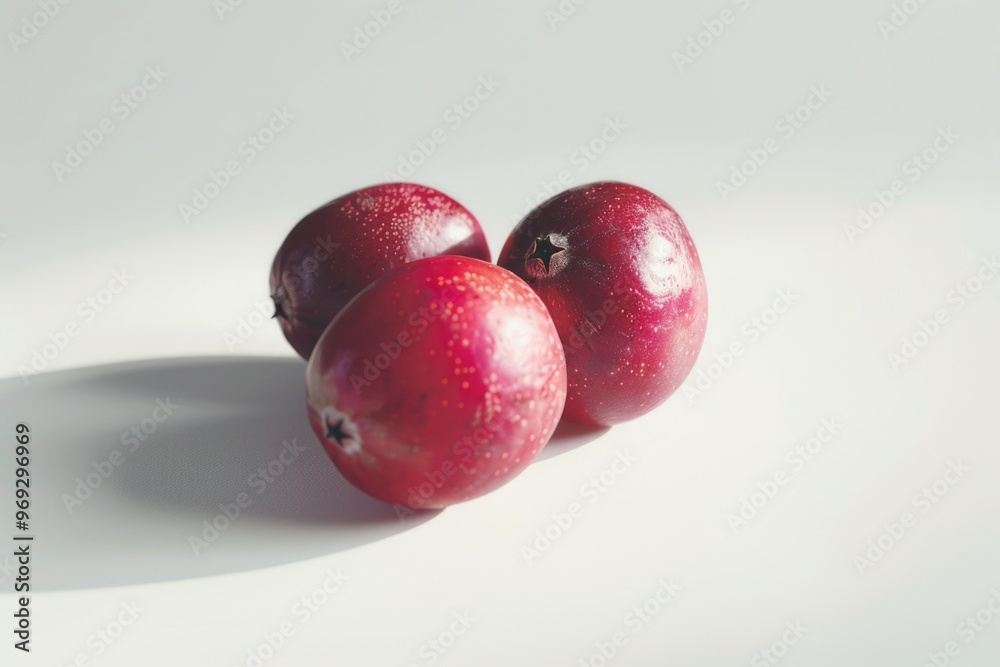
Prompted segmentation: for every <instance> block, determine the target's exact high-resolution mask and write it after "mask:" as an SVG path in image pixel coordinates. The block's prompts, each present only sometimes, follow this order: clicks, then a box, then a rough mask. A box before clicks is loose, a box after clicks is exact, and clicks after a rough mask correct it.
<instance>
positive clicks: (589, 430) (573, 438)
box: [535, 420, 611, 463]
mask: <svg viewBox="0 0 1000 667" xmlns="http://www.w3.org/2000/svg"><path fill="white" fill-rule="evenodd" d="M610 430H611V429H610V428H609V427H607V426H584V425H583V424H577V423H575V422H571V421H566V420H563V421H561V422H559V424H558V425H557V426H556V432H555V433H553V434H552V439H550V440H549V442H548V444H547V445H545V446H544V447H542V451H540V452H538V457H537V458H536V459H535V463H538V462H539V461H544V460H546V459H551V458H554V457H556V456H559V455H560V454H565V453H566V452H570V451H573V450H574V449H576V448H577V447H581V446H583V445H585V444H587V443H588V442H593V441H594V440H597V439H598V438H600V437H601V436H602V435H604V434H605V433H607V432H608V431H610Z"/></svg>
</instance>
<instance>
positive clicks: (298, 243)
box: [271, 183, 490, 359]
mask: <svg viewBox="0 0 1000 667" xmlns="http://www.w3.org/2000/svg"><path fill="white" fill-rule="evenodd" d="M436 255H465V256H467V257H475V258H477V259H484V260H487V261H489V259H490V250H489V248H488V247H487V245H486V236H485V235H484V234H483V230H482V229H481V228H480V226H479V223H478V222H477V221H476V219H475V218H474V217H473V216H472V214H471V213H469V211H467V210H466V209H465V208H464V207H463V206H462V205H461V204H459V203H458V202H457V201H455V200H454V199H452V198H451V197H449V196H448V195H446V194H444V193H442V192H439V191H437V190H435V189H434V188H428V187H425V186H423V185H414V184H412V183H386V184H384V185H375V186H372V187H370V188H364V189H362V190H357V191H355V192H351V193H349V194H346V195H344V196H343V197H340V198H339V199H334V200H333V201H332V202H330V203H329V204H326V205H325V206H322V207H320V208H318V209H316V210H315V211H313V212H312V213H310V214H309V215H307V216H306V217H304V218H303V219H302V220H301V222H299V224H297V225H296V226H295V228H294V229H292V231H291V233H289V235H288V238H286V239H285V242H284V243H282V244H281V248H280V249H279V250H278V255H277V256H276V257H275V258H274V264H273V265H272V266H271V298H272V299H274V305H275V313H274V316H275V317H276V318H277V319H278V322H279V324H280V325H281V331H282V333H284V334H285V338H287V339H288V342H289V343H291V344H292V347H294V348H295V351H296V352H298V353H299V354H300V355H301V356H302V358H304V359H308V358H309V354H310V353H311V352H312V350H313V347H315V346H316V341H317V340H319V337H320V336H321V335H322V334H323V330H324V329H326V326H327V325H328V324H329V323H330V321H331V320H332V319H333V317H334V316H335V315H336V314H337V313H339V312H340V310H341V309H342V308H343V307H344V306H346V305H347V302H348V301H350V300H351V299H353V298H354V295H356V294H357V293H358V292H360V291H361V290H362V289H364V288H365V287H367V286H368V285H369V284H370V283H371V282H372V281H373V280H375V279H376V278H378V277H379V276H381V275H383V274H384V273H386V272H387V271H390V270H391V269H394V268H396V267H398V266H402V265H403V264H406V263H407V262H412V261H413V260H416V259H423V258H425V257H433V256H436Z"/></svg>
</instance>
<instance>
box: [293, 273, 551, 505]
mask: <svg viewBox="0 0 1000 667" xmlns="http://www.w3.org/2000/svg"><path fill="white" fill-rule="evenodd" d="M306 388H307V396H308V412H309V420H310V423H311V424H312V427H313V430H314V431H315V432H316V435H317V436H318V437H319V439H320V442H322V443H323V447H324V448H325V449H326V452H327V454H329V455H330V458H331V459H333V462H334V463H335V464H336V466H337V468H339V469H340V471H341V473H343V475H344V476H345V477H346V478H347V479H348V480H349V481H350V482H351V483H353V484H354V485H355V486H357V487H358V488H359V489H361V490H362V491H364V492H366V493H368V494H369V495H372V496H374V497H376V498H379V499H381V500H384V501H386V502H390V503H396V504H397V505H402V506H406V507H409V508H413V509H419V508H440V507H445V506H448V505H451V504H454V503H457V502H461V501H464V500H468V499H470V498H475V497H477V496H480V495H482V494H484V493H488V492H490V491H492V490H494V489H496V488H497V487H499V486H501V485H502V484H504V483H506V482H508V481H510V480H511V479H512V478H513V477H515V476H516V475H517V474H518V473H520V472H521V471H522V470H524V468H525V467H526V466H527V465H528V464H529V463H530V462H531V460H532V459H534V458H535V456H536V455H537V454H538V452H539V451H540V450H541V448H542V447H543V446H544V445H545V443H546V442H547V441H548V439H549V437H550V436H551V435H552V432H553V431H554V430H555V427H556V424H557V423H558V421H559V417H560V415H561V414H562V409H563V405H564V403H565V401H566V358H565V355H564V353H563V349H562V345H561V344H560V342H559V335H558V333H557V332H556V328H555V325H554V324H553V323H552V318H551V317H550V316H549V314H548V312H547V311H546V310H545V306H544V305H543V304H542V302H541V300H540V299H539V298H538V296H537V295H536V294H535V293H534V292H533V291H532V290H531V289H530V288H529V287H528V286H527V285H526V284H525V283H524V281H522V280H521V279H519V278H518V277H517V276H515V275H514V274H512V273H510V272H509V271H505V270H504V269H501V268H500V267H498V266H495V265H493V264H489V263H487V262H483V261H480V260H476V259H469V258H464V257H456V256H444V257H433V258H430V259H423V260H419V261H416V262H413V263H411V264H407V265H406V266H404V267H402V268H400V269H397V270H396V271H393V272H392V273H389V274H387V275H386V276H384V277H382V278H380V279H379V280H377V281H376V282H374V283H373V284H372V285H370V286H369V287H367V288H366V289H364V290H363V291H362V292H361V293H360V294H359V295H358V296H357V298H355V299H354V300H353V301H351V303H350V304H348V305H347V307H346V308H344V309H343V310H342V311H341V312H340V314H339V315H337V317H336V318H334V320H333V322H332V323H331V324H330V327H329V328H328V329H327V330H326V332H325V333H324V334H323V336H322V338H320V341H319V343H318V344H317V346H316V350H315V352H314V353H313V355H312V358H311V359H310V360H309V365H308V367H307V369H306Z"/></svg>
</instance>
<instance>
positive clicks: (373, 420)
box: [271, 182, 708, 509]
mask: <svg viewBox="0 0 1000 667" xmlns="http://www.w3.org/2000/svg"><path fill="white" fill-rule="evenodd" d="M489 260H490V252H489V248H488V247H487V244H486V237H485V235H484V234H483V230H482V229H481V228H480V226H479V223H478V222H477V221H476V218H475V217H474V216H473V215H472V214H471V213H470V212H469V211H468V210H467V209H466V208H465V207H463V206H462V205H461V204H459V203H458V202H456V201H455V200H454V199H452V198H451V197H448V196H447V195H445V194H443V193H441V192H439V191H437V190H434V189H433V188H429V187H424V186H421V185H415V184H410V183H388V184H384V185H377V186H373V187H370V188H365V189H362V190H358V191H356V192H352V193H349V194H347V195H344V196H343V197H340V198H339V199H336V200H334V201H332V202H330V203H329V204H326V205H325V206H323V207H321V208H319V209H317V210H315V211H313V212H312V213H310V214H309V215H307V216H306V217H305V218H303V219H302V221H301V222H299V223H298V224H297V225H296V226H295V228H294V229H292V231H291V233H290V234H289V235H288V238H287V239H286V240H285V242H284V243H283V244H282V246H281V248H280V249H279V251H278V254H277V257H276V258H275V260H274V264H273V266H272V267H271V296H272V298H273V300H274V303H275V317H276V318H277V320H278V322H279V324H280V325H281V329H282V332H283V333H284V334H285V337H286V338H287V339H288V341H289V343H291V345H292V347H294V348H295V350H296V351H297V352H298V353H299V354H300V355H301V356H302V357H303V358H305V359H307V360H308V362H309V363H308V366H307V369H306V393H307V406H308V413H309V420H310V423H311V424H312V427H313V430H314V431H315V432H316V435H317V436H318V437H319V440H320V442H321V443H322V444H323V447H324V449H325V450H326V452H327V453H328V454H329V456H330V458H331V459H332V460H333V462H334V464H335V465H336V466H337V468H338V469H339V470H340V471H341V473H342V474H343V475H344V476H345V477H346V478H347V479H348V480H349V481H350V482H351V483H352V484H354V485H355V486H357V487H358V488H359V489H361V490H362V491H364V492H366V493H368V494H369V495H372V496H374V497H376V498H379V499H381V500H384V501H387V502H390V503H397V504H401V505H408V506H410V507H413V508H414V509H416V508H418V507H426V508H432V507H445V506H448V505H451V504H454V503H457V502H461V501H464V500H468V499H470V498H474V497H476V496H480V495H482V494H484V493H488V492H490V491H492V490H493V489H496V488H497V487H499V486H501V485H503V484H504V483H506V482H508V481H510V480H511V479H512V478H513V477H515V476H516V475H517V474H518V473H520V472H521V471H522V470H524V468H525V467H527V466H528V464H529V463H531V461H532V460H533V459H534V458H535V456H536V455H537V454H538V452H539V451H540V450H541V449H542V447H544V446H545V444H546V442H548V440H549V438H550V437H551V436H552V433H553V432H554V431H555V428H556V425H557V424H558V422H559V420H560V419H561V418H565V419H567V420H571V421H575V422H578V423H582V424H588V425H594V426H610V425H612V424H616V423H620V422H623V421H626V420H629V419H634V418H635V417H638V416H640V415H642V414H645V413H647V412H649V411H650V410H652V409H653V408H654V407H656V406H657V405H659V404H660V403H662V402H663V401H665V400H666V399H667V398H668V397H669V396H670V395H671V394H672V393H673V392H674V391H675V390H676V389H677V388H678V387H679V386H680V385H681V384H682V383H683V381H684V379H685V377H687V375H688V373H689V372H690V371H691V368H692V367H693V365H694V362H695V359H696V358H697V356H698V352H699V350H700V349H701V344H702V340H703V339H704V335H705V326H706V322H707V313H708V310H707V306H708V303H707V293H706V288H705V278H704V274H703V272H702V268H701V262H700V260H699V258H698V252H697V250H696V249H695V246H694V243H693V242H692V240H691V237H690V235H689V234H688V231H687V228H686V227H685V226H684V223H683V222H682V220H681V218H680V216H678V215H677V212H676V211H674V209H673V208H671V207H670V206H669V205H668V204H667V203H666V202H665V201H663V200H662V199H660V198H659V197H657V196H656V195H654V194H653V193H651V192H649V191H647V190H644V189H642V188H639V187H636V186H633V185H628V184H625V183H616V182H603V183H594V184H591V185H584V186H580V187H577V188H573V189H570V190H567V191H565V192H562V193H560V194H558V195H556V196H555V197H553V198H551V199H549V200H548V201H546V202H544V203H543V204H541V205H540V206H538V207H537V208H536V209H534V210H533V211H531V212H530V213H529V214H528V215H527V216H526V217H525V218H524V220H522V221H521V222H520V223H519V224H518V225H517V227H516V228H515V229H514V231H513V232H512V233H511V235H510V237H509V238H508V239H507V242H506V244H505V245H504V247H503V250H502V251H501V252H500V257H499V259H498V261H497V264H491V263H490V262H489ZM414 489H420V492H419V493H415V492H414Z"/></svg>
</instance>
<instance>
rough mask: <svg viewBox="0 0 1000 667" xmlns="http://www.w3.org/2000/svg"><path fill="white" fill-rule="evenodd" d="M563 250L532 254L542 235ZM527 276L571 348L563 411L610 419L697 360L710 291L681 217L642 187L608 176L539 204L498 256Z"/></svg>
mask: <svg viewBox="0 0 1000 667" xmlns="http://www.w3.org/2000/svg"><path fill="white" fill-rule="evenodd" d="M550 234H552V235H555V236H553V237H551V238H553V239H555V240H556V243H555V245H557V246H565V250H563V251H562V252H558V253H555V254H553V255H552V256H551V259H550V265H549V270H548V271H546V270H545V267H544V264H543V261H542V260H541V259H539V258H534V259H526V257H527V255H529V254H531V250H532V244H533V242H534V241H535V240H536V239H539V238H544V237H548V235H550ZM497 263H498V264H499V265H500V266H503V267H505V268H507V269H509V270H510V271H512V272H514V273H516V274H517V275H518V276H520V277H521V278H523V279H525V280H526V281H528V282H529V284H530V285H531V286H532V288H533V289H534V290H535V292H537V293H538V295H539V296H540V297H541V299H542V301H543V302H545V305H546V307H547V308H548V309H549V312H550V313H551V314H552V319H553V320H554V321H555V324H556V328H557V329H558V330H559V336H560V339H561V340H562V342H563V345H564V346H565V348H566V362H567V369H568V373H569V391H568V395H567V398H566V410H565V415H564V416H565V417H566V418H567V419H569V420H571V421H576V422H579V423H583V424H592V425H599V426H609V425H612V424H617V423H620V422H623V421H627V420H629V419H634V418H635V417H638V416H640V415H643V414H645V413H647V412H649V411H650V410H652V409H653V408H654V407H656V406H657V405H659V404H661V403H662V402H663V401H665V400H666V399H667V398H668V397H669V396H670V395H671V394H673V393H674V391H676V390H677V388H678V387H680V386H681V384H682V383H683V382H684V379H685V378H686V377H687V375H688V373H689V372H690V371H691V368H692V367H693V366H694V363H695V360H696V359H697V357H698V352H699V351H700V350H701V345H702V341H703V340H704V337H705V327H706V324H707V320H708V293H707V291H706V288H705V276H704V273H703V272H702V268H701V260H700V259H699V257H698V251H697V250H696V249H695V246H694V242H693V241H692V240H691V236H690V234H688V230H687V228H686V227H685V226H684V223H683V221H682V220H681V218H680V216H679V215H678V214H677V212H676V211H674V209H673V208H671V207H670V205H669V204H667V203H666V202H665V201H663V200H662V199H660V198H659V197H657V196H656V195H654V194H653V193H651V192H649V191H648V190H644V189H642V188H639V187H636V186H634V185H628V184H625V183H615V182H603V183H593V184H590V185H584V186H580V187H576V188H573V189H570V190H567V191H565V192H562V193H560V194H558V195H556V196H555V197H553V198H552V199H549V200H548V201H546V202H544V203H542V204H541V205H540V206H538V207H537V208H536V209H534V210H533V211H532V212H530V213H529V214H528V215H527V217H525V219H524V220H522V221H521V222H520V223H519V224H518V225H517V227H516V228H515V229H514V231H513V233H512V234H511V235H510V237H509V238H508V239H507V243H506V244H505V245H504V248H503V250H502V251H501V253H500V259H499V260H498V262H497Z"/></svg>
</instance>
